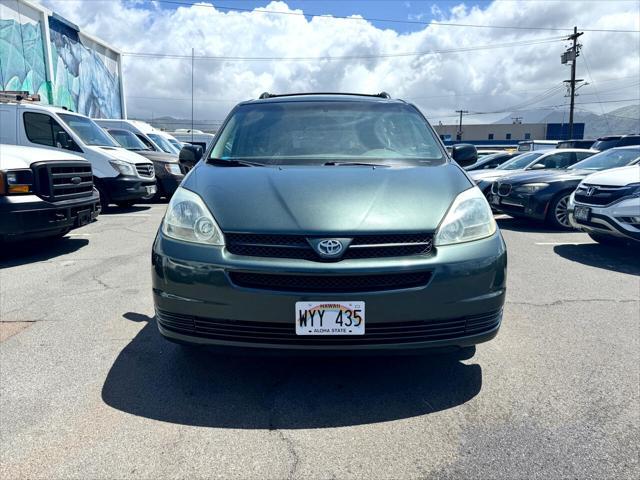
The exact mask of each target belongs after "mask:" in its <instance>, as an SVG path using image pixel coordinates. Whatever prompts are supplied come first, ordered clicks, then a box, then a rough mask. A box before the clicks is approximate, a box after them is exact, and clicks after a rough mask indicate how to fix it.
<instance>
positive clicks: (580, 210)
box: [573, 205, 591, 222]
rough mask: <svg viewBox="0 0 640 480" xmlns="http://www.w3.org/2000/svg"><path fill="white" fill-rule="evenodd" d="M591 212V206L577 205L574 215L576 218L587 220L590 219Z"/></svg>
mask: <svg viewBox="0 0 640 480" xmlns="http://www.w3.org/2000/svg"><path fill="white" fill-rule="evenodd" d="M590 214H591V209H590V208H589V207H582V206H579V205H576V206H575V207H574V209H573V216H574V217H575V219H576V220H583V221H585V222H588V221H589V215H590Z"/></svg>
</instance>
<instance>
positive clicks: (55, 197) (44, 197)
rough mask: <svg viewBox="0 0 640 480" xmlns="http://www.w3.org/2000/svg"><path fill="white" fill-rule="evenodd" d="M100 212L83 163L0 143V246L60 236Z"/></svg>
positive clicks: (67, 155)
mask: <svg viewBox="0 0 640 480" xmlns="http://www.w3.org/2000/svg"><path fill="white" fill-rule="evenodd" d="M99 213H100V196H99V195H98V192H97V191H96V190H95V189H94V188H93V176H92V173H91V164H90V163H89V162H87V161H86V160H85V159H83V158H81V157H79V156H77V155H73V154H72V153H70V152H66V151H63V150H57V151H52V150H50V149H46V148H34V147H22V146H18V145H3V144H0V243H2V242H7V241H15V240H22V239H26V238H43V237H62V236H64V235H66V234H67V232H69V230H72V229H74V228H79V227H82V226H84V225H86V224H88V223H90V222H92V221H93V220H95V219H96V217H97V216H98V214H99Z"/></svg>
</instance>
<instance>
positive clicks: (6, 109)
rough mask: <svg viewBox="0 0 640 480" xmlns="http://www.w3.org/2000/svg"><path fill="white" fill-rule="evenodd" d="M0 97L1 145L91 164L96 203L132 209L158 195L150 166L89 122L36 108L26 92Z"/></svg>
mask: <svg viewBox="0 0 640 480" xmlns="http://www.w3.org/2000/svg"><path fill="white" fill-rule="evenodd" d="M11 95H12V94H10V93H9V92H4V93H2V94H0V124H1V125H2V128H0V143H4V144H9V145H24V146H31V147H41V148H49V149H52V150H59V149H62V150H67V151H69V152H71V153H74V154H76V155H78V156H80V157H82V158H84V159H85V160H88V161H89V162H90V163H91V168H92V170H93V181H94V184H95V187H96V188H97V189H98V191H99V192H100V203H101V205H102V208H103V209H106V208H107V207H108V205H109V204H110V203H115V204H116V205H119V206H123V207H124V206H131V205H133V204H134V203H136V202H139V201H140V200H142V199H147V198H151V197H153V196H154V195H155V193H156V179H155V172H154V169H153V163H151V161H149V160H147V159H146V158H144V157H142V156H140V155H138V154H136V153H134V152H129V151H127V150H126V149H124V148H122V147H120V146H119V145H118V143H117V142H116V141H115V140H114V139H113V138H112V137H111V136H110V135H109V134H107V133H106V132H105V131H104V130H103V129H102V128H100V127H99V126H98V125H96V124H95V123H94V122H93V120H91V119H90V118H89V117H86V116H84V115H80V114H78V113H74V112H71V111H69V110H66V109H63V108H58V107H52V106H50V105H44V104H41V103H37V101H38V100H39V97H38V96H37V95H31V96H30V95H29V94H28V93H27V92H21V93H20V94H16V95H15V98H12V97H11Z"/></svg>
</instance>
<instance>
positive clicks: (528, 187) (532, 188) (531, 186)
mask: <svg viewBox="0 0 640 480" xmlns="http://www.w3.org/2000/svg"><path fill="white" fill-rule="evenodd" d="M548 186H549V184H548V183H527V184H525V185H520V186H518V187H516V188H514V191H516V192H518V193H536V192H537V191H538V190H542V189H543V188H547V187H548Z"/></svg>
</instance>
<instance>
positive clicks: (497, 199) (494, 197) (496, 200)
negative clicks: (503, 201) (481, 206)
mask: <svg viewBox="0 0 640 480" xmlns="http://www.w3.org/2000/svg"><path fill="white" fill-rule="evenodd" d="M491 204H492V205H500V197H499V196H498V195H492V196H491Z"/></svg>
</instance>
